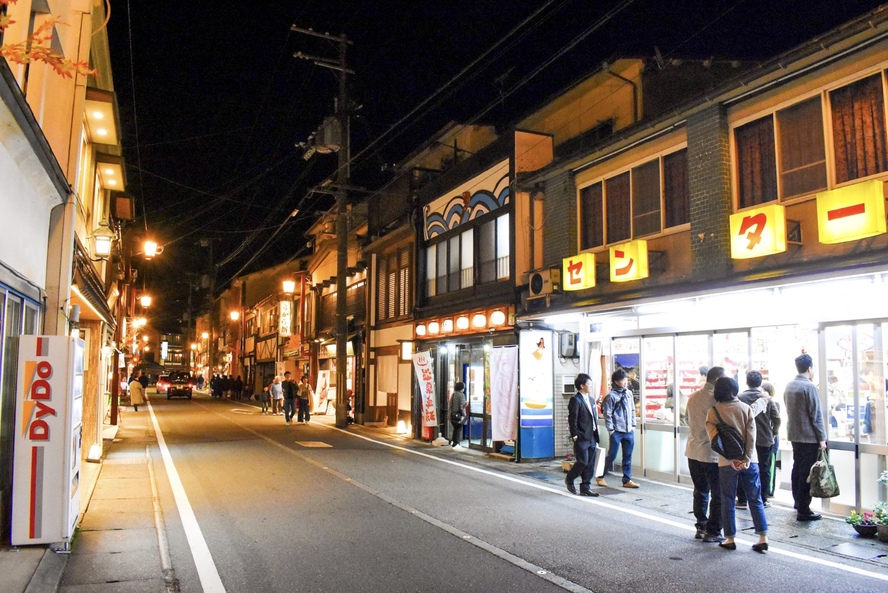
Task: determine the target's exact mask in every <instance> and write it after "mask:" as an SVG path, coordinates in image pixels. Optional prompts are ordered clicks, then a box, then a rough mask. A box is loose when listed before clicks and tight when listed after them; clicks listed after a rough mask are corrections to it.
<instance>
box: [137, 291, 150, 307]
mask: <svg viewBox="0 0 888 593" xmlns="http://www.w3.org/2000/svg"><path fill="white" fill-rule="evenodd" d="M139 304H141V305H142V307H144V308H146V309H147V308H148V307H150V306H151V295H149V294H143V295H142V296H140V297H139Z"/></svg>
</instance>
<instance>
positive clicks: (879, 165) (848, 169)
mask: <svg viewBox="0 0 888 593" xmlns="http://www.w3.org/2000/svg"><path fill="white" fill-rule="evenodd" d="M882 78H883V73H879V74H875V75H872V76H868V77H866V78H863V79H861V80H858V81H856V82H853V83H851V84H848V85H845V86H843V87H840V88H838V89H835V90H831V91H828V92H827V93H826V94H825V95H817V96H815V97H812V98H810V99H806V100H804V101H801V102H799V103H796V104H795V105H791V106H789V107H786V108H784V109H780V110H777V111H776V112H774V113H771V114H768V115H766V116H765V117H761V118H759V119H756V120H754V121H751V122H749V123H746V124H744V125H742V126H738V127H737V128H735V129H734V144H735V152H736V155H735V162H736V168H737V206H738V207H739V208H747V207H750V206H757V205H759V204H764V203H766V202H771V201H774V200H777V199H781V198H782V199H789V198H793V197H798V196H804V195H809V194H813V193H816V192H818V191H822V190H825V189H828V188H829V187H830V185H829V179H828V167H827V164H828V161H829V158H828V152H827V147H828V144H829V143H828V140H827V130H829V131H831V132H832V155H831V158H832V161H833V165H834V170H835V174H834V176H835V177H834V182H833V183H834V184H835V185H838V184H842V183H845V182H847V181H853V180H855V179H863V178H865V177H869V176H871V175H876V174H878V173H883V172H885V171H888V147H886V127H885V97H884V91H883V81H882ZM824 98H825V99H826V103H824ZM824 113H826V114H827V126H828V127H827V128H825V127H824Z"/></svg>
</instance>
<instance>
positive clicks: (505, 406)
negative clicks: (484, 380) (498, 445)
mask: <svg viewBox="0 0 888 593" xmlns="http://www.w3.org/2000/svg"><path fill="white" fill-rule="evenodd" d="M490 423H491V438H492V439H493V440H494V441H514V440H515V439H516V438H517V436H518V346H506V347H502V348H492V349H491V350H490Z"/></svg>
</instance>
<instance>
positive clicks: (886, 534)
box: [876, 525, 888, 542]
mask: <svg viewBox="0 0 888 593" xmlns="http://www.w3.org/2000/svg"><path fill="white" fill-rule="evenodd" d="M876 531H877V532H878V534H879V539H880V540H882V541H883V542H888V525H876Z"/></svg>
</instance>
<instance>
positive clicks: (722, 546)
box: [718, 542, 737, 550]
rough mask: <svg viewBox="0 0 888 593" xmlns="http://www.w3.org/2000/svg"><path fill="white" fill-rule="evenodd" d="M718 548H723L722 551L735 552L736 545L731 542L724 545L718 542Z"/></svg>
mask: <svg viewBox="0 0 888 593" xmlns="http://www.w3.org/2000/svg"><path fill="white" fill-rule="evenodd" d="M718 547H719V548H724V549H726V550H736V549H737V544H736V543H734V542H731V543H729V544H726V543H724V542H719V544H718Z"/></svg>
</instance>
